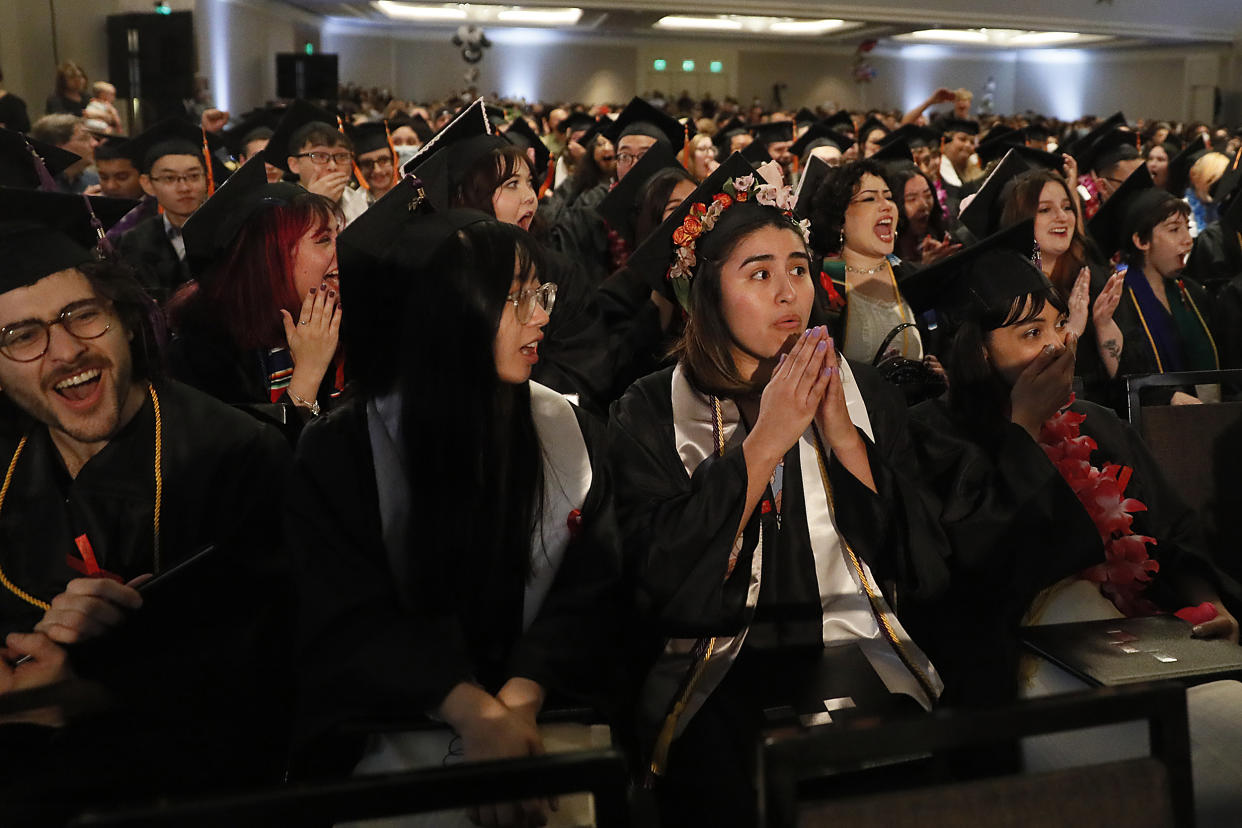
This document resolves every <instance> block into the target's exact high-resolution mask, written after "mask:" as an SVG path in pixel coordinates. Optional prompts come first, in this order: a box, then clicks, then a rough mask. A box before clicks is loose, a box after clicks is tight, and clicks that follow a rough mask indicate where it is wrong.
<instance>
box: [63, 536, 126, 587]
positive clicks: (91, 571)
mask: <svg viewBox="0 0 1242 828" xmlns="http://www.w3.org/2000/svg"><path fill="white" fill-rule="evenodd" d="M73 542H74V544H76V545H77V547H78V552H79V553H80V554H81V555H82V559H81V560H78V559H77V558H75V557H73V556H72V555H66V556H65V563H67V564H68V565H69V566H70V567H72V568H73V569H76V570H77V571H78V572H81V573H82V574H83V575H85V576H86V577H88V578H108V579H109V580H113V581H116V582H117V583H118V584H123V583H125V579H124V578H122V577H121V576H120V575H117V574H116V573H115V572H109V571H108V570H106V569H101V568H100V566H99V562H98V561H97V560H95V549H94V547H92V546H91V541H90V538H88V537H86V535H78V536H77V537H76V538H74V539H73Z"/></svg>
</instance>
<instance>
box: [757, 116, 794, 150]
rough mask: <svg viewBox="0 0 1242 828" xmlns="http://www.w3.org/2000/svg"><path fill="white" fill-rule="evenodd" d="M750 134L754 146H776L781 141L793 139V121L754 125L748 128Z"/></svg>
mask: <svg viewBox="0 0 1242 828" xmlns="http://www.w3.org/2000/svg"><path fill="white" fill-rule="evenodd" d="M750 134H751V135H753V136H755V143H756V144H763V145H764V146H765V147H766V146H767V145H768V144H778V143H780V142H782V141H792V140H793V137H794V122H793V121H771V122H769V123H766V124H755V125H754V126H752V127H751V128H750Z"/></svg>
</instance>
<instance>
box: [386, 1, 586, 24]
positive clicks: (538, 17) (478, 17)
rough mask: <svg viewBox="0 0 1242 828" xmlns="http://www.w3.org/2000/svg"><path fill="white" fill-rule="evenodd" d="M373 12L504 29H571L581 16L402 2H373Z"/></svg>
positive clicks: (572, 12)
mask: <svg viewBox="0 0 1242 828" xmlns="http://www.w3.org/2000/svg"><path fill="white" fill-rule="evenodd" d="M372 5H373V6H374V7H375V8H376V9H377V10H379V11H380V12H381V13H383V14H384V15H385V16H387V17H390V18H392V19H393V20H410V21H423V22H428V23H431V22H457V23H480V24H502V25H508V26H573V25H574V24H576V23H577V22H578V20H579V19H580V18H581V17H582V9H576V8H568V7H566V8H523V7H522V6H497V5H491V4H487V3H451V4H450V3H439V4H435V3H403V2H396V0H374V3H373V4H372Z"/></svg>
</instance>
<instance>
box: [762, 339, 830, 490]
mask: <svg viewBox="0 0 1242 828" xmlns="http://www.w3.org/2000/svg"><path fill="white" fill-rule="evenodd" d="M831 350H832V339H831V338H830V337H829V336H828V329H827V328H826V327H822V326H821V327H818V328H811V329H810V330H808V331H806V332H805V333H804V334H803V335H802V336H800V337H799V338H798V341H797V342H796V343H794V346H793V348H791V349H790V350H789V353H787V354H782V355H781V357H780V362H779V363H778V365H777V366H776V370H774V371H773V372H772V377H771V379H769V380H768V384H767V386H766V387H765V388H764V389H763V396H762V397H761V398H760V400H759V416H758V417H757V418H756V419H755V425H754V428H752V429H751V432H750V434H749V435H748V436H747V437H746V442H745V445H746V446H747V447H748V448H754V449H755V450H756V452H757V453H758V454H759V456H761V457H763V458H765V459H768V460H771V461H772V466H773V467H775V466H776V463H778V462H780V458H782V457H784V456H785V452H787V451H789V449H790V448H792V447H793V445H794V443H796V442H798V438H799V437H801V436H802V433H803V432H804V431H806V428H807V426H809V425H810V424H811V420H812V419H814V417H815V412H816V411H817V410H818V409H819V404H820V401H821V400H822V399H823V396H824V392H825V391H826V390H827V389H828V374H827V372H826V370H825V369H826V366H827V363H826V359H827V357H828V354H829V352H830V351H831ZM747 456H748V457H749V456H750V451H747Z"/></svg>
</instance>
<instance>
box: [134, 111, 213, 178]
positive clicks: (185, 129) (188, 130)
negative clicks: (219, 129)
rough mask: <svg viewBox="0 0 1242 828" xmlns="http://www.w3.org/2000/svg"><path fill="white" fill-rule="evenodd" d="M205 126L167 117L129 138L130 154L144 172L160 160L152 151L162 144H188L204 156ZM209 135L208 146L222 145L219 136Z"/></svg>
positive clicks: (183, 145)
mask: <svg viewBox="0 0 1242 828" xmlns="http://www.w3.org/2000/svg"><path fill="white" fill-rule="evenodd" d="M203 135H204V132H203V128H202V127H201V126H197V125H195V124H192V123H190V122H189V121H187V120H185V119H184V118H165V119H164V120H162V121H160V122H159V123H157V124H156V125H155V126H153V127H150V128H149V129H146V130H144V131H142V132H141V133H139V134H138V135H135V136H134V137H133V138H130V139H129V155H130V157H131V158H134V159H136V161H137V162H138V169H139V170H141V171H142V172H149V171H150V169H151V164H153V163H154V162H155V161H157V160H159V159H157V158H152V157H150V156H151V151H152V150H154V149H156V148H157V147H159V146H160V145H161V144H167V145H169V148H171V146H172V145H174V144H175V145H178V146H181V147H185V146H186V145H188V146H189V147H191V148H192V149H193V150H194V155H196V156H198V157H200V158H201V157H202V156H203ZM206 135H207V146H208V148H209V149H216V148H218V147H220V146H222V145H223V144H222V142H221V141H220V139H219V138H218V137H216V136H215V135H212V134H211V133H206Z"/></svg>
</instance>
